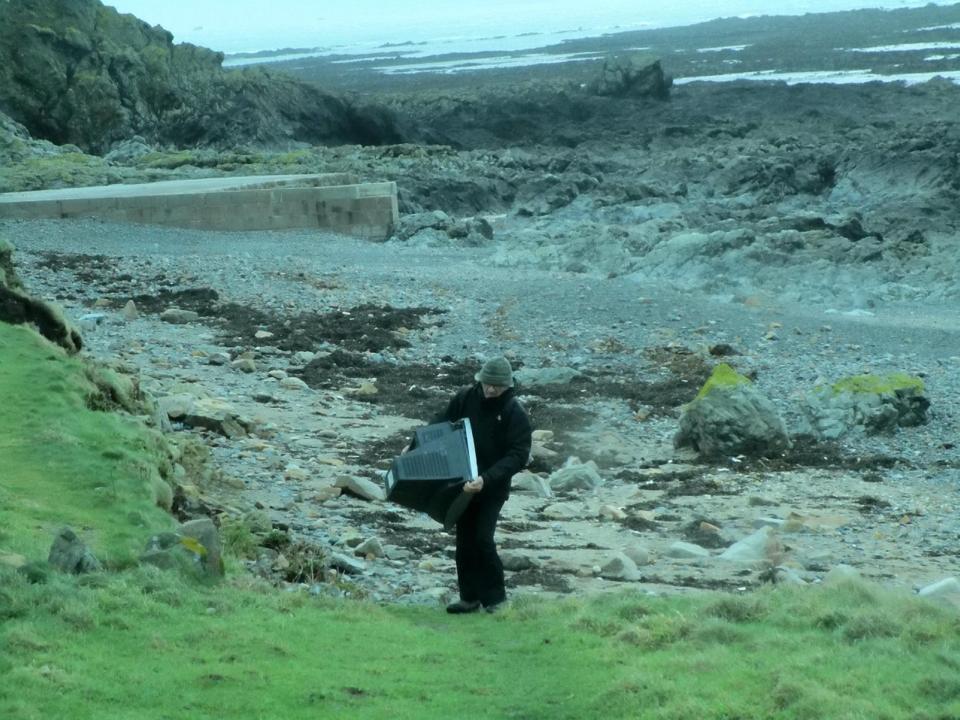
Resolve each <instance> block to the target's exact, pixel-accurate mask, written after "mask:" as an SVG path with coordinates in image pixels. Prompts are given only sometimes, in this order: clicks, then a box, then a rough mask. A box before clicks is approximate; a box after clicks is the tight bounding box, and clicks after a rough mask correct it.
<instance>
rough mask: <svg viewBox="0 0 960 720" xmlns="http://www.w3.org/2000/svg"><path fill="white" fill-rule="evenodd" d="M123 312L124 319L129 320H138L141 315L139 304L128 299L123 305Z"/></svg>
mask: <svg viewBox="0 0 960 720" xmlns="http://www.w3.org/2000/svg"><path fill="white" fill-rule="evenodd" d="M121 314H122V315H123V319H124V320H126V321H127V322H130V321H131V320H136V319H138V318H139V317H140V311H139V310H138V309H137V304H136V303H135V302H134V301H133V300H127V304H126V305H124V306H123V310H122V311H121Z"/></svg>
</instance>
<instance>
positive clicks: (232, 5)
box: [104, 0, 946, 52]
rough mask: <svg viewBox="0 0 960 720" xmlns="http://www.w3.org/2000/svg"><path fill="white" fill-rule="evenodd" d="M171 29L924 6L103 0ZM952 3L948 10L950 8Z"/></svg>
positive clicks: (259, 31)
mask: <svg viewBox="0 0 960 720" xmlns="http://www.w3.org/2000/svg"><path fill="white" fill-rule="evenodd" d="M104 2H105V4H107V5H112V6H114V7H116V8H117V9H118V10H119V11H120V12H126V13H132V14H134V15H136V16H137V17H139V18H141V19H143V20H145V21H147V22H148V23H150V24H151V25H162V26H163V27H165V28H166V29H168V30H170V31H171V32H172V33H173V34H174V37H175V38H176V40H177V41H178V42H192V43H196V44H199V45H205V46H207V47H211V48H213V49H215V50H224V51H227V52H236V51H240V50H257V49H264V46H267V47H269V48H276V47H282V46H288V47H314V46H320V45H333V44H340V43H343V42H345V41H348V42H354V41H357V40H381V41H383V40H394V41H399V40H404V39H418V38H421V37H423V38H425V37H437V36H439V35H457V34H467V33H474V32H496V33H498V34H515V33H518V32H530V31H538V30H539V31H543V32H551V31H557V30H567V29H575V28H577V27H586V28H589V29H593V28H601V29H605V30H609V29H613V28H614V26H620V28H621V29H631V28H635V27H642V24H643V23H651V24H653V25H659V26H662V25H665V24H671V25H672V24H685V23H689V22H696V21H699V20H704V19H709V18H711V17H715V16H718V15H741V14H761V13H766V14H780V13H782V14H797V13H803V12H826V11H832V10H848V9H854V8H860V7H886V8H896V7H915V6H919V5H923V4H925V0H918V1H914V0H872V1H871V0H775V1H774V2H770V0H725V2H723V3H717V2H716V1H715V0H707V1H703V0H674V1H673V2H671V3H660V2H643V0H593V1H592V2H586V1H585V0H474V1H473V2H471V1H469V0H350V1H349V2H309V1H307V0H202V2H201V1H198V0H165V1H164V2H157V0H104ZM942 4H946V3H942Z"/></svg>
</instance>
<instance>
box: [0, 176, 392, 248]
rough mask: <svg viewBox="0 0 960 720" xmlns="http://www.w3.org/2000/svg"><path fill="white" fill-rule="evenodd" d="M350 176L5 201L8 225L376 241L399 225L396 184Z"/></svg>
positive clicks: (107, 189)
mask: <svg viewBox="0 0 960 720" xmlns="http://www.w3.org/2000/svg"><path fill="white" fill-rule="evenodd" d="M352 179H353V178H351V177H350V176H347V175H308V176H263V177H247V178H207V179H202V180H182V181H170V182H163V183H150V184H144V185H109V186H102V187H97V188H71V189H64V190H41V191H37V192H29V193H7V194H5V195H0V217H2V218H50V217H53V218H72V217H98V218H103V219H106V220H113V221H118V222H133V223H143V224H148V225H172V226H175V227H184V228H196V229H203V230H279V229H285V228H311V227H313V228H318V229H323V230H330V231H332V232H338V233H344V234H349V235H357V236H360V237H365V238H370V239H376V240H380V239H384V238H387V237H389V236H390V234H391V233H392V232H393V228H394V227H395V226H396V223H397V221H398V219H399V213H398V208H397V186H396V183H393V182H386V183H368V184H334V185H330V184H324V183H330V182H337V181H339V182H343V180H352Z"/></svg>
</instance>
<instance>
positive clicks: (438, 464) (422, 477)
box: [384, 418, 479, 530]
mask: <svg viewBox="0 0 960 720" xmlns="http://www.w3.org/2000/svg"><path fill="white" fill-rule="evenodd" d="M478 474H479V471H478V470H477V454H476V450H475V449H474V446H473V432H472V430H471V428H470V420H469V419H468V418H463V419H462V420H457V421H456V422H452V423H451V422H442V423H435V424H433V425H427V426H425V427H422V428H419V429H418V430H417V431H416V433H415V434H414V440H413V442H412V443H411V448H410V450H408V451H407V452H405V453H404V454H402V455H400V456H398V457H397V458H395V459H394V461H393V464H392V465H391V467H390V469H389V470H388V471H387V473H386V475H385V476H384V484H385V486H386V494H387V499H388V500H390V501H391V502H395V503H397V504H398V505H403V506H404V507H407V508H410V509H412V510H419V511H420V512H425V513H427V515H429V516H430V517H431V518H433V519H434V520H436V521H437V522H439V523H442V524H443V526H444V527H445V528H447V529H448V530H449V529H450V528H452V527H453V526H454V525H456V524H457V520H458V519H459V517H460V515H461V514H462V513H463V511H464V510H465V509H466V507H467V505H468V504H469V502H470V498H471V496H470V495H469V494H468V493H465V492H463V484H464V483H466V482H469V481H470V480H473V478H475V477H477V475H478Z"/></svg>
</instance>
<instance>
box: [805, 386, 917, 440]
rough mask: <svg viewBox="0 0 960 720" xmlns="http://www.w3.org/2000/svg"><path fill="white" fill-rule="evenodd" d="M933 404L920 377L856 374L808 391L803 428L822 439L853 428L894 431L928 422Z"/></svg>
mask: <svg viewBox="0 0 960 720" xmlns="http://www.w3.org/2000/svg"><path fill="white" fill-rule="evenodd" d="M929 407H930V401H929V400H928V399H927V398H926V396H925V395H924V384H923V380H922V379H920V378H919V377H915V376H912V375H907V374H905V373H891V374H889V375H855V376H853V377H848V378H843V379H841V380H839V381H837V382H835V383H833V384H832V385H821V386H818V387H816V388H814V389H813V390H812V391H811V392H810V393H808V394H807V396H806V397H805V398H804V404H803V413H804V417H803V420H802V423H801V428H800V429H801V431H802V432H805V433H808V434H811V435H814V436H816V437H818V438H820V439H822V440H836V439H837V438H839V437H841V436H843V435H845V434H846V433H848V432H850V431H852V430H862V431H864V432H866V433H868V434H877V433H890V432H894V431H895V430H896V429H897V428H899V427H912V426H915V425H922V424H924V423H926V422H927V409H928V408H929Z"/></svg>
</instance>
